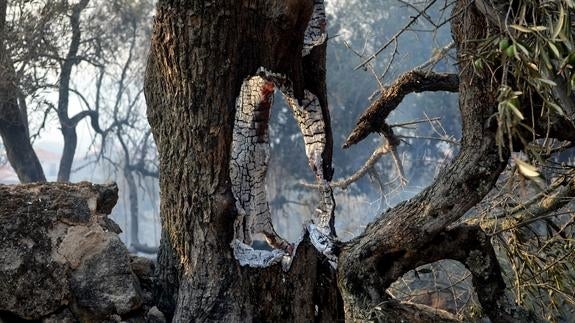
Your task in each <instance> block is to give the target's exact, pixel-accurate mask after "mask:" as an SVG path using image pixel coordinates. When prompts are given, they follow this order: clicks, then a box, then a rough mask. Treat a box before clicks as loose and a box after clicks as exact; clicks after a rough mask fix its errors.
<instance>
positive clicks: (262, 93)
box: [230, 68, 335, 267]
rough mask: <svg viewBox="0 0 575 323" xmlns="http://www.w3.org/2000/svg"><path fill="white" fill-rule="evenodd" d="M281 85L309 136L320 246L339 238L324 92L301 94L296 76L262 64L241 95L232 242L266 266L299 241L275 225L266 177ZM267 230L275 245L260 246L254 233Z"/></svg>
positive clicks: (246, 257) (243, 257)
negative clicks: (326, 168) (327, 169)
mask: <svg viewBox="0 0 575 323" xmlns="http://www.w3.org/2000/svg"><path fill="white" fill-rule="evenodd" d="M276 88H277V89H279V90H280V91H281V93H282V94H283V96H284V98H285V100H286V102H287V103H288V105H289V106H290V107H291V109H292V111H293V113H294V115H295V119H296V121H297V122H298V125H299V127H300V130H301V132H302V134H303V138H304V142H305V150H306V155H307V157H308V161H309V164H310V167H311V169H312V171H313V172H314V174H315V177H316V180H317V182H318V183H319V184H320V185H319V190H320V203H319V206H318V208H317V210H316V213H315V215H314V218H313V222H312V223H310V224H309V225H308V226H307V229H308V231H309V232H310V238H311V241H312V243H313V244H314V245H315V246H316V248H317V249H318V250H319V251H320V252H322V253H324V254H326V255H331V254H332V249H333V243H332V239H331V237H330V236H331V233H332V232H331V229H330V228H331V226H330V223H331V221H332V218H333V211H334V208H335V202H334V199H333V193H332V189H331V186H330V185H329V182H328V181H327V180H326V179H325V178H324V174H323V167H322V163H323V160H322V157H321V156H322V154H323V152H324V149H325V146H326V138H325V122H324V118H323V114H322V110H321V106H320V103H319V100H318V98H317V97H316V96H315V95H314V94H313V93H311V92H310V91H308V90H305V93H304V98H303V99H302V100H301V102H300V101H298V100H297V99H296V98H295V95H294V92H293V87H292V85H291V82H290V81H289V80H287V79H286V77H285V76H282V75H279V74H274V73H272V72H269V71H267V70H266V69H264V68H260V69H259V70H258V72H257V73H256V75H255V76H252V77H249V78H247V79H246V80H245V81H244V82H243V84H242V86H241V88H240V95H239V96H238V99H237V101H236V117H235V123H234V130H233V138H232V152H231V160H230V178H231V183H232V193H233V195H234V198H235V199H236V209H237V210H238V217H237V218H236V221H235V223H234V241H233V242H232V247H233V249H234V255H235V257H236V258H237V259H238V260H239V261H240V264H242V265H249V266H252V267H265V266H269V265H272V264H274V263H277V262H279V261H280V260H281V259H282V258H284V257H289V256H290V255H291V254H292V253H293V251H294V246H293V245H292V244H290V243H289V242H288V241H286V240H285V239H283V238H282V237H280V236H279V235H278V234H277V233H276V232H275V230H274V228H273V225H272V221H271V213H270V209H269V205H268V201H267V198H266V188H265V177H266V172H267V167H268V163H269V155H270V146H269V135H268V123H269V116H270V110H271V107H272V104H273V94H274V91H275V89H276ZM257 233H262V234H263V235H264V236H265V237H266V240H267V242H268V243H269V244H270V246H272V247H274V248H276V249H275V250H272V251H265V250H254V249H253V248H252V247H251V246H250V245H251V243H252V236H253V235H254V234H257Z"/></svg>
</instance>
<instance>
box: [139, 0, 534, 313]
mask: <svg viewBox="0 0 575 323" xmlns="http://www.w3.org/2000/svg"><path fill="white" fill-rule="evenodd" d="M313 2H314V1H312V0H288V1H286V0H252V1H238V0H222V1H218V2H217V4H216V2H212V1H200V0H191V1H183V0H180V1H178V0H173V1H168V0H160V1H159V3H158V6H157V16H156V20H155V22H154V34H153V40H152V49H151V53H150V57H149V62H148V69H147V76H146V80H147V81H146V88H145V93H146V99H147V103H148V118H149V121H150V124H151V126H152V130H153V134H154V137H155V139H156V143H157V146H158V149H159V154H160V188H161V197H162V200H161V217H162V225H163V235H162V242H161V247H160V253H159V258H158V261H159V268H160V271H159V276H158V277H159V288H158V289H157V296H158V297H159V299H160V303H161V304H160V305H161V306H162V309H163V310H165V311H167V312H173V313H174V322H188V321H225V322H232V321H234V322H235V321H246V322H250V321H258V322H259V321H266V322H275V321H288V322H309V321H317V322H322V321H323V322H334V321H338V320H343V319H344V318H345V319H346V320H349V321H365V320H380V321H384V322H387V321H397V320H400V319H403V320H406V321H412V322H427V321H430V320H442V321H450V320H452V319H453V317H449V315H443V314H437V313H434V312H432V311H426V310H424V309H422V308H420V307H416V306H412V305H407V304H401V303H399V302H396V301H393V300H391V299H390V298H389V296H388V295H387V294H386V293H385V290H386V289H387V288H388V287H389V286H390V284H391V283H392V282H393V281H395V280H396V279H398V278H399V277H400V276H401V275H402V274H404V273H405V272H407V271H408V270H411V269H414V268H415V267H417V266H419V265H422V264H425V263H429V262H433V261H436V260H439V259H445V258H452V259H458V260H460V261H461V262H462V263H464V264H465V265H466V266H467V267H468V268H469V269H470V271H471V273H472V275H473V277H474V283H475V287H476V289H477V291H478V294H479V295H480V297H481V302H482V305H483V307H484V310H485V313H486V314H487V315H489V317H490V318H491V319H492V320H493V321H495V322H509V321H522V320H523V319H522V318H519V317H520V316H519V314H517V313H518V312H517V311H515V310H514V308H513V306H512V305H511V304H508V303H507V301H506V299H505V295H504V293H503V289H504V286H505V285H504V283H503V280H502V279H501V273H500V269H499V266H498V264H497V261H496V259H495V255H494V253H493V249H492V247H491V244H490V242H489V239H488V238H487V237H486V236H485V235H484V234H483V233H482V232H481V230H480V229H478V228H475V227H456V228H452V229H449V230H447V229H446V228H447V227H448V226H449V225H450V224H452V223H453V222H455V221H456V220H457V219H459V218H460V217H461V216H462V215H463V214H464V213H465V212H466V211H467V210H469V209H470V208H471V207H473V206H474V205H475V204H476V203H477V202H479V201H480V200H481V199H482V198H483V197H484V196H485V194H487V193H488V192H489V190H490V189H491V188H492V187H493V185H494V183H495V181H496V179H497V178H498V176H499V174H500V173H501V172H502V170H503V169H504V167H505V165H506V157H508V154H509V153H508V152H506V151H503V152H502V154H501V155H500V154H499V151H498V147H497V144H496V140H495V133H496V124H494V123H490V122H488V120H489V117H490V116H491V115H492V114H493V112H494V111H495V109H496V107H497V85H496V84H491V77H490V75H489V74H488V73H487V72H485V75H481V74H480V75H475V74H474V73H473V71H472V69H471V68H467V69H466V68H465V66H467V65H468V64H469V63H470V62H469V60H468V58H467V57H468V55H467V54H469V53H471V52H473V51H474V50H476V49H475V47H474V46H476V43H473V42H469V41H468V40H476V39H481V38H482V37H485V36H486V31H487V30H488V28H489V26H487V28H486V20H485V19H484V17H483V16H482V15H481V14H480V13H479V12H478V11H477V10H476V9H475V7H474V4H473V3H472V2H471V1H469V0H460V1H457V2H456V6H455V7H456V8H455V9H454V12H457V13H459V14H457V15H456V16H455V17H454V20H453V33H454V37H455V39H456V43H457V47H458V53H459V56H458V57H459V60H460V62H459V63H460V65H459V66H461V67H462V69H461V73H460V75H459V81H460V87H459V90H460V92H461V99H460V110H461V113H462V116H463V128H464V129H463V133H464V137H463V141H462V148H461V153H460V155H459V156H458V157H457V158H456V159H455V160H454V162H453V163H452V165H451V166H450V167H449V168H447V169H445V170H444V171H443V172H442V173H441V174H440V175H439V176H438V178H437V180H436V182H435V183H433V184H432V185H431V186H430V187H429V188H428V189H426V190H424V191H423V192H422V193H421V194H419V195H418V196H417V197H415V198H413V199H412V200H410V201H409V202H406V203H402V204H400V205H398V206H397V207H395V208H393V209H392V210H390V211H388V212H387V213H386V214H383V215H381V216H380V217H379V218H378V219H377V220H376V221H375V223H373V224H372V225H370V226H369V227H368V228H367V229H366V231H365V233H364V234H363V235H361V236H360V237H358V238H356V239H354V240H352V241H350V242H348V243H346V244H344V245H343V246H342V249H341V254H339V259H338V269H337V270H338V273H337V282H336V274H335V272H334V270H333V269H331V267H330V266H329V265H328V263H327V261H326V259H325V258H324V257H323V256H322V255H320V254H318V252H316V251H315V249H313V248H312V247H311V246H310V244H309V243H308V242H307V240H304V242H303V243H302V245H300V247H299V248H298V250H297V253H296V255H295V257H294V261H293V264H292V267H291V269H290V270H289V271H288V272H287V273H284V272H283V271H282V270H281V268H280V266H279V265H276V266H272V267H268V268H265V269H250V268H246V267H241V266H240V265H239V264H238V262H237V261H236V260H235V259H234V257H233V255H232V250H231V248H230V242H231V241H232V239H233V231H234V230H233V223H234V219H235V217H236V215H237V214H236V209H235V204H234V198H233V195H232V193H231V189H230V178H229V162H230V146H231V140H232V127H233V121H234V118H233V116H234V107H235V102H236V98H237V97H238V95H239V92H240V86H241V84H242V82H243V81H244V79H246V78H247V77H250V76H252V75H254V74H255V73H256V71H257V70H258V68H259V67H262V66H263V67H265V68H266V69H268V70H271V71H272V72H275V73H282V74H285V75H286V76H287V78H289V79H290V80H292V81H293V83H294V89H295V94H296V96H298V97H299V98H301V96H302V92H303V89H304V88H309V89H311V88H313V90H314V91H316V94H317V95H318V97H320V100H321V101H322V107H323V108H325V109H327V108H326V107H327V104H326V101H325V47H324V46H319V47H316V48H315V49H314V51H313V52H312V53H311V54H310V55H309V56H307V57H306V58H305V59H302V58H301V50H302V42H303V33H304V29H305V26H306V25H307V23H308V20H309V19H310V16H311V13H312V5H313ZM328 141H330V146H331V139H329V140H328ZM326 154H327V155H329V156H327V155H326V156H324V157H325V158H326V159H329V160H330V159H331V155H330V154H331V147H330V148H329V149H328V152H327V153H326ZM328 168H330V167H328ZM324 171H327V173H328V174H330V173H331V169H324ZM330 175H331V174H330ZM439 245H441V246H442V248H433V247H434V246H439ZM461 248H463V250H462V249H461ZM485 263H488V264H490V265H489V266H481V264H485ZM507 305H509V306H507Z"/></svg>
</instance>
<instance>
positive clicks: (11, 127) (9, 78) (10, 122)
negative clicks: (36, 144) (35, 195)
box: [0, 1, 46, 183]
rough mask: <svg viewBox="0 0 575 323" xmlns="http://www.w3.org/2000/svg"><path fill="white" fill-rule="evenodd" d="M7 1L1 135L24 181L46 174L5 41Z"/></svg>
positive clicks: (0, 15)
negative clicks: (23, 110)
mask: <svg viewBox="0 0 575 323" xmlns="http://www.w3.org/2000/svg"><path fill="white" fill-rule="evenodd" d="M6 6H7V1H2V2H1V3H0V136H2V142H3V143H4V147H5V149H6V155H7V157H8V161H9V162H10V165H11V166H12V168H13V169H14V171H15V172H16V174H17V175H18V179H19V180H20V182H22V183H30V182H45V181H46V177H45V176H44V171H43V170H42V165H41V164H40V161H39V160H38V156H36V153H35V152H34V148H32V144H31V142H30V137H29V136H28V120H26V119H24V118H23V115H22V113H21V111H20V109H19V108H18V93H20V91H19V90H18V87H17V80H16V72H15V70H14V66H13V65H12V60H11V59H10V54H9V53H8V51H7V46H6V44H5V41H6V40H5V35H6V34H5V33H6V30H5V25H6Z"/></svg>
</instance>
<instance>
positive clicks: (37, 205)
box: [0, 182, 143, 322]
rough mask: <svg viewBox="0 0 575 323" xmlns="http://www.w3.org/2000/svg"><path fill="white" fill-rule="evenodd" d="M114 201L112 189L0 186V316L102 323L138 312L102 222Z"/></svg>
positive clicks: (120, 257)
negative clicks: (101, 322) (102, 322)
mask: <svg viewBox="0 0 575 323" xmlns="http://www.w3.org/2000/svg"><path fill="white" fill-rule="evenodd" d="M117 198H118V188H117V186H116V185H115V184H112V185H92V184H90V183H86V182H84V183H79V184H67V183H43V184H40V183H38V184H26V185H13V186H7V185H0V313H4V314H6V315H8V316H10V317H11V316H16V317H18V318H22V319H28V320H42V321H43V322H68V321H69V322H74V321H82V322H100V321H114V320H116V319H117V318H118V317H122V316H123V315H125V314H128V313H130V312H133V311H136V310H137V309H139V308H140V307H141V305H142V303H143V300H142V291H141V289H140V285H139V282H138V280H137V278H136V276H135V275H134V273H133V272H132V269H131V266H130V263H131V260H130V256H129V255H128V250H127V248H126V246H125V245H124V244H123V243H122V242H121V241H120V239H119V237H118V235H117V234H116V233H115V232H116V231H117V225H116V224H115V223H113V221H112V220H110V219H108V218H107V214H108V213H110V212H111V210H112V207H113V206H114V205H115V203H116V201H117ZM0 316H5V315H0Z"/></svg>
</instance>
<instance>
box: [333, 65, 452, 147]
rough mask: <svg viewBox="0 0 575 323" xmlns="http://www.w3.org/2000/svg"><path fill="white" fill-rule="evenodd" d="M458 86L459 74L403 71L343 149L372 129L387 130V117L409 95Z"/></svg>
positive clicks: (377, 130)
mask: <svg viewBox="0 0 575 323" xmlns="http://www.w3.org/2000/svg"><path fill="white" fill-rule="evenodd" d="M458 89H459V78H458V76H457V75H456V74H446V73H434V72H423V71H409V72H407V73H404V74H402V75H401V76H400V77H399V78H398V79H397V80H396V81H395V82H394V83H393V84H392V85H391V86H389V87H387V88H386V89H385V90H384V91H383V92H382V93H381V96H380V97H379V98H378V99H377V100H376V101H375V102H373V103H372V104H371V105H370V106H369V108H367V109H366V110H365V112H364V113H363V114H362V115H361V117H360V118H359V121H358V122H357V124H356V126H355V128H354V129H353V130H352V132H351V134H350V135H349V136H348V138H347V140H346V142H345V144H344V145H343V148H348V147H350V146H351V145H354V144H356V143H358V142H360V141H361V140H363V139H364V138H365V137H367V136H368V135H369V134H370V133H372V132H380V133H381V132H385V129H386V128H389V126H387V125H386V124H385V119H386V118H387V117H388V116H389V114H390V113H391V112H392V111H393V110H395V109H396V108H397V106H398V105H399V104H400V103H401V101H403V98H404V97H405V96H406V95H408V94H410V93H420V92H426V91H447V92H457V91H458Z"/></svg>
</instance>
